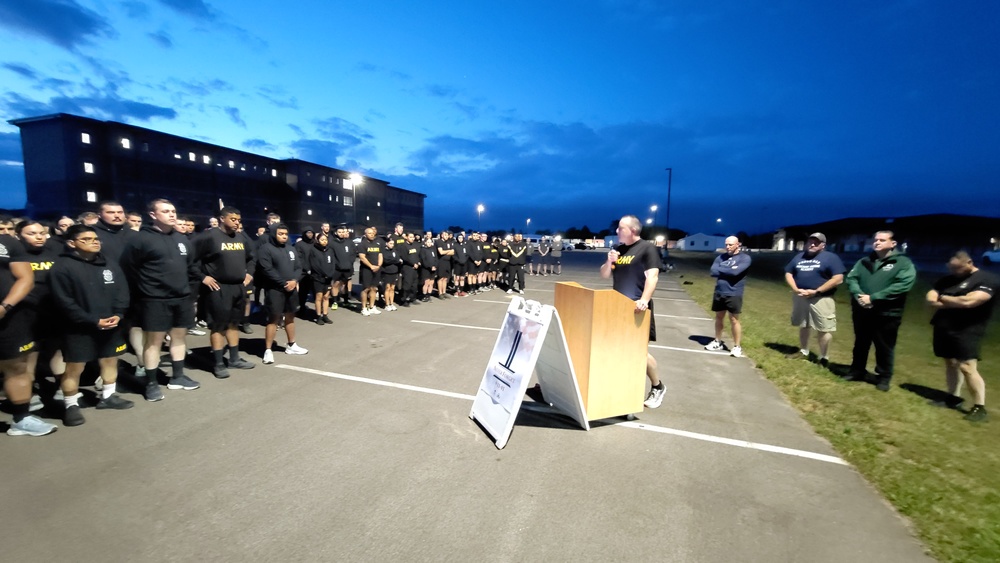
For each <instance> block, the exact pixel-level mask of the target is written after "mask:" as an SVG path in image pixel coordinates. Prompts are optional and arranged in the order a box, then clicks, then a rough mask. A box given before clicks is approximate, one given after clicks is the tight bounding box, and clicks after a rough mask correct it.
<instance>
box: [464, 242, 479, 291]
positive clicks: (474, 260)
mask: <svg viewBox="0 0 1000 563" xmlns="http://www.w3.org/2000/svg"><path fill="white" fill-rule="evenodd" d="M465 246H466V248H467V249H468V252H469V263H468V266H469V274H468V276H467V277H468V282H469V293H471V294H473V295H477V294H479V293H480V292H481V291H480V289H479V274H480V272H482V271H483V246H482V243H481V242H480V241H479V233H472V234H471V235H470V236H469V242H468V244H466V245H465Z"/></svg>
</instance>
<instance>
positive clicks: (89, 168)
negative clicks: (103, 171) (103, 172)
mask: <svg viewBox="0 0 1000 563" xmlns="http://www.w3.org/2000/svg"><path fill="white" fill-rule="evenodd" d="M83 171H84V172H86V173H87V174H93V173H94V163H93V162H84V163H83Z"/></svg>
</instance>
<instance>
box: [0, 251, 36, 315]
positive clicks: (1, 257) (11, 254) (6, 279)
mask: <svg viewBox="0 0 1000 563" xmlns="http://www.w3.org/2000/svg"><path fill="white" fill-rule="evenodd" d="M13 262H31V258H30V257H28V253H27V252H26V251H25V250H24V245H23V244H21V241H19V240H17V239H16V238H14V237H12V236H10V235H0V300H2V299H4V298H6V297H7V294H8V293H10V290H11V289H12V288H13V287H14V282H16V281H17V278H15V277H14V274H12V273H11V271H10V265H11V263H13Z"/></svg>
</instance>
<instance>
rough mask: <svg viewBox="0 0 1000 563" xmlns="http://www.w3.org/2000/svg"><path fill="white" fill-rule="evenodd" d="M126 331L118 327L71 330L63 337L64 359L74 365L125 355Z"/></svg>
mask: <svg viewBox="0 0 1000 563" xmlns="http://www.w3.org/2000/svg"><path fill="white" fill-rule="evenodd" d="M126 348H127V345H126V344H125V331H124V330H122V327H120V326H117V327H115V328H113V329H110V330H99V329H96V328H95V329H94V330H87V329H83V330H79V329H77V330H74V329H70V330H68V331H67V332H66V334H65V335H64V337H63V347H62V352H63V358H64V359H65V360H66V361H67V362H71V363H74V364H85V363H87V362H92V361H94V360H98V359H100V358H117V357H118V356H121V355H122V354H124V353H125V349H126Z"/></svg>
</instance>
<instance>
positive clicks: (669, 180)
mask: <svg viewBox="0 0 1000 563" xmlns="http://www.w3.org/2000/svg"><path fill="white" fill-rule="evenodd" d="M667 174H668V175H667V242H666V244H665V245H664V246H665V247H666V248H670V185H671V184H672V183H673V181H674V169H673V168H667Z"/></svg>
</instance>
